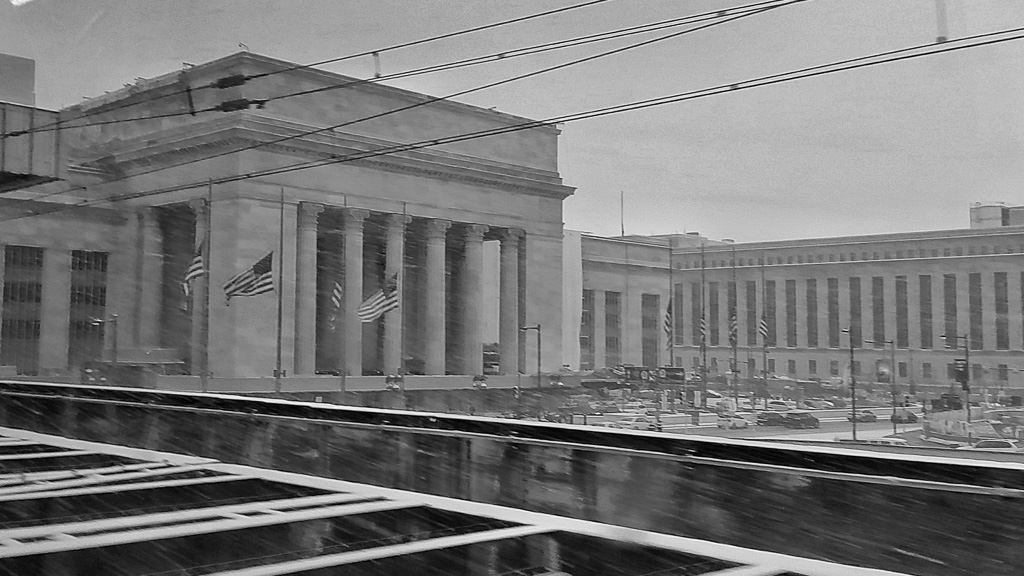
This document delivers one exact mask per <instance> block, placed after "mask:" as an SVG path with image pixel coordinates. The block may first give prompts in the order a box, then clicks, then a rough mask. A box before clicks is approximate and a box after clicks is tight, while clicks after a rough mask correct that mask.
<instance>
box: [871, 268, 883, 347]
mask: <svg viewBox="0 0 1024 576" xmlns="http://www.w3.org/2000/svg"><path fill="white" fill-rule="evenodd" d="M871 320H872V326H873V332H872V334H871V339H872V340H873V341H874V343H875V348H882V347H884V346H885V278H882V277H881V276H873V277H872V278H871Z"/></svg>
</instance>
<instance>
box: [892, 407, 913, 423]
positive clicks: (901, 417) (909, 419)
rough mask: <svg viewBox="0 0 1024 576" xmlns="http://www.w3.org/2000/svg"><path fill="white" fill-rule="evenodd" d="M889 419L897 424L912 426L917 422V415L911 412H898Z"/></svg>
mask: <svg viewBox="0 0 1024 576" xmlns="http://www.w3.org/2000/svg"><path fill="white" fill-rule="evenodd" d="M889 419H890V420H892V421H893V422H895V423H896V424H911V423H914V422H917V414H914V413H913V412H911V411H909V410H897V411H896V413H895V414H893V415H892V416H891V417H890V418H889Z"/></svg>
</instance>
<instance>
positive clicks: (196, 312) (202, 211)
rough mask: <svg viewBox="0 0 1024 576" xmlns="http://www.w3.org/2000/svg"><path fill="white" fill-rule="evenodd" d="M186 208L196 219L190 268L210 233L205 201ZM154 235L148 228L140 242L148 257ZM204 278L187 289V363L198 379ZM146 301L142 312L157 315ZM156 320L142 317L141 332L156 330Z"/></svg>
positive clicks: (200, 363)
mask: <svg viewBox="0 0 1024 576" xmlns="http://www.w3.org/2000/svg"><path fill="white" fill-rule="evenodd" d="M189 205H190V206H191V207H192V212H193V213H194V214H195V217H196V237H195V243H194V245H193V246H192V247H191V250H193V252H192V253H191V254H189V255H188V262H189V264H191V262H192V258H193V256H194V255H195V252H194V250H195V248H196V247H197V246H200V245H202V244H203V243H204V242H205V241H206V235H207V234H209V233H210V230H209V214H208V212H207V211H208V210H209V209H210V206H209V205H208V204H207V203H206V200H202V199H196V200H192V201H191V202H189ZM154 219H155V218H154ZM155 228H156V230H155V232H156V233H159V231H160V227H159V226H155ZM153 233H154V231H153V230H151V229H150V226H149V225H147V226H146V229H145V230H144V232H143V239H144V240H143V245H145V246H147V249H146V251H147V254H151V252H149V248H148V246H149V245H150V241H149V240H148V238H149V237H151V236H152V235H153ZM159 253H160V252H158V254H159ZM203 258H204V262H207V263H208V262H209V255H208V254H205V253H204V254H203ZM148 260H149V257H148V256H147V258H146V260H145V261H148ZM148 268H149V266H146V265H145V264H144V265H143V269H144V270H145V271H146V272H149V270H148ZM206 278H207V276H206V275H205V274H204V275H203V276H201V277H199V278H196V279H195V280H193V281H192V282H191V285H190V288H191V293H192V307H191V308H190V312H191V314H192V337H191V339H190V340H189V342H190V345H189V348H190V350H191V354H190V355H189V358H190V359H191V360H190V363H189V368H190V371H191V372H192V374H193V375H198V374H199V372H200V371H201V370H203V369H204V368H203V365H202V363H203V360H202V358H203V356H204V354H203V352H204V350H203V346H204V341H203V319H204V318H205V317H206V315H207V311H206V302H207V298H206V293H207V290H208V287H207V285H206ZM147 279H148V276H146V277H144V279H143V286H145V285H146V284H148V281H147ZM158 289H159V288H158ZM157 295H159V292H157ZM146 300H147V298H146V297H145V296H144V297H143V303H142V309H143V310H149V311H152V310H155V311H156V312H157V313H159V311H160V306H159V305H158V304H157V305H152V303H149V302H146ZM157 303H159V301H157ZM143 314H145V313H143ZM155 320H159V317H157V318H155V319H154V318H145V316H144V319H143V323H142V326H143V328H144V329H145V328H146V327H147V326H158V325H159V322H158V321H155ZM142 342H143V345H145V344H147V342H146V338H143V340H142ZM206 370H207V372H208V371H209V367H207V368H206Z"/></svg>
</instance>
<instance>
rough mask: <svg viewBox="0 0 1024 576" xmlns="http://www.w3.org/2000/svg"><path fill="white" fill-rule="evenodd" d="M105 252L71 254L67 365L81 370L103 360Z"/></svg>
mask: <svg viewBox="0 0 1024 576" xmlns="http://www.w3.org/2000/svg"><path fill="white" fill-rule="evenodd" d="M107 260H108V255H107V253H106V252H87V251H84V250H74V251H72V252H71V307H70V324H69V326H68V365H69V366H72V367H81V366H84V365H86V364H87V363H88V362H90V361H97V360H103V359H105V355H104V353H103V344H104V334H105V332H106V327H107V324H106V322H102V321H101V322H97V321H96V320H97V319H99V320H104V319H106V317H107V313H106V306H107Z"/></svg>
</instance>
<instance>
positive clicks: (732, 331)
mask: <svg viewBox="0 0 1024 576" xmlns="http://www.w3.org/2000/svg"><path fill="white" fill-rule="evenodd" d="M737 330H739V323H738V321H737V320H736V312H735V311H733V313H732V315H731V316H729V346H735V345H736V344H737V343H738V342H739V340H738V339H737V335H736V332H737Z"/></svg>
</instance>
